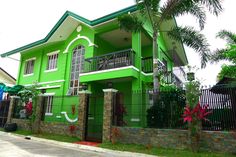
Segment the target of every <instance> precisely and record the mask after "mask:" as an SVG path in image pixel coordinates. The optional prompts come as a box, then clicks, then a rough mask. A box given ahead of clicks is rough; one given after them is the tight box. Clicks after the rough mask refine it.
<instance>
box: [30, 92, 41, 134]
mask: <svg viewBox="0 0 236 157" xmlns="http://www.w3.org/2000/svg"><path fill="white" fill-rule="evenodd" d="M43 100H44V97H43V96H42V95H40V96H38V97H37V99H36V105H35V106H34V107H35V119H34V122H33V125H32V131H33V133H36V134H38V133H39V132H40V122H41V119H42V114H43V105H44V103H43Z"/></svg>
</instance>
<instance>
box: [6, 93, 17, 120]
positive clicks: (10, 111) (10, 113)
mask: <svg viewBox="0 0 236 157" xmlns="http://www.w3.org/2000/svg"><path fill="white" fill-rule="evenodd" d="M17 100H19V97H17V96H11V97H10V105H9V109H8V115H7V123H11V120H12V116H13V112H14V107H15V103H16V101H17Z"/></svg>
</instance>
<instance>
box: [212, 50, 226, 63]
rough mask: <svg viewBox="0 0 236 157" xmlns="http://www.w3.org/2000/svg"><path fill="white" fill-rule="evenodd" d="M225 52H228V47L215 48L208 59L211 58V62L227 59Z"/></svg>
mask: <svg viewBox="0 0 236 157" xmlns="http://www.w3.org/2000/svg"><path fill="white" fill-rule="evenodd" d="M226 52H228V49H216V50H215V51H214V52H213V54H211V55H210V56H209V60H211V63H214V62H219V61H221V60H228V59H227V56H226V55H225V53H226Z"/></svg>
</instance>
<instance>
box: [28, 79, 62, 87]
mask: <svg viewBox="0 0 236 157" xmlns="http://www.w3.org/2000/svg"><path fill="white" fill-rule="evenodd" d="M59 82H65V80H56V81H48V82H38V83H37V84H38V85H43V84H50V83H59ZM32 85H33V84H26V85H24V86H32Z"/></svg>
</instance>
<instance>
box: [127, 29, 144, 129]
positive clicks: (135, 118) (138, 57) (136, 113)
mask: <svg viewBox="0 0 236 157" xmlns="http://www.w3.org/2000/svg"><path fill="white" fill-rule="evenodd" d="M141 38H142V37H141V32H136V33H132V49H133V50H134V51H135V67H136V68H137V69H138V70H139V71H138V77H137V78H134V79H133V80H132V106H131V113H129V114H130V116H129V118H130V124H131V125H132V126H140V123H141V117H142V116H140V115H141V113H142V112H141V110H142V94H140V95H139V93H141V91H142V77H141V75H142V74H141V72H142V43H141ZM139 91H140V92H139Z"/></svg>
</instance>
